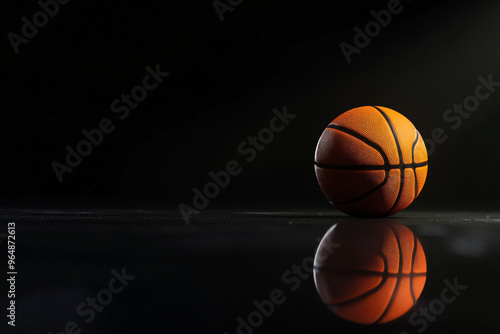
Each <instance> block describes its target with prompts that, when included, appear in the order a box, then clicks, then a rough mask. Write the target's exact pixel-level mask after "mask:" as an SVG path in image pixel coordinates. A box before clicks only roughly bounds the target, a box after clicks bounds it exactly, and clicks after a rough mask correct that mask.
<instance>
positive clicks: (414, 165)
mask: <svg viewBox="0 0 500 334" xmlns="http://www.w3.org/2000/svg"><path fill="white" fill-rule="evenodd" d="M314 165H315V166H316V167H319V168H324V169H343V170H385V171H390V170H391V169H407V168H411V169H413V170H415V169H416V168H420V167H425V166H427V165H428V162H427V161H424V162H413V163H411V164H398V165H337V164H323V163H320V162H316V161H315V162H314Z"/></svg>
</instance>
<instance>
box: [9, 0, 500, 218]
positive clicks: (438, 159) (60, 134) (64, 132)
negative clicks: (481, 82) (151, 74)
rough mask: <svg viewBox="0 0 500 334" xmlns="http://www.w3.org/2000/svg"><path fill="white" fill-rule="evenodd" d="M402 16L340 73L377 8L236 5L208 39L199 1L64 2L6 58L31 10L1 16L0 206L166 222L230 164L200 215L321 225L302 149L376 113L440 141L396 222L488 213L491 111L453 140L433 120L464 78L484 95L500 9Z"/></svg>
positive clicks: (493, 63) (432, 6)
mask: <svg viewBox="0 0 500 334" xmlns="http://www.w3.org/2000/svg"><path fill="white" fill-rule="evenodd" d="M402 6H403V11H402V12H401V13H400V14H398V15H394V16H393V17H392V20H391V23H390V24H389V25H388V27H387V28H384V29H383V30H382V31H381V33H380V34H379V35H378V36H376V37H374V38H373V39H372V40H371V42H370V44H369V45H368V46H367V47H366V48H364V49H363V50H362V51H361V53H360V54H359V55H357V54H354V55H353V56H352V62H351V63H350V64H347V62H346V60H345V58H344V56H343V54H342V52H341V50H340V48H339V44H340V43H341V42H346V43H349V44H353V38H354V30H353V28H354V27H355V26H359V27H361V28H363V27H364V26H365V24H366V23H367V22H369V21H370V20H373V18H372V16H371V15H370V10H377V11H378V10H381V9H384V8H386V7H387V2H386V1H343V2H341V1H316V2H314V3H307V4H306V3H303V2H289V1H271V2H265V1H243V2H242V3H241V4H240V5H238V6H236V7H235V8H234V10H233V11H232V12H229V11H228V12H225V13H224V21H222V22H221V21H220V19H219V17H218V15H217V13H216V11H215V9H214V7H213V5H212V2H211V1H203V2H191V1H189V2H187V1H175V2H174V1H140V2H139V1H131V2H123V1H106V2H102V1H71V2H69V3H68V4H66V5H61V6H60V9H59V13H58V14H57V15H56V16H55V17H54V18H51V19H50V20H49V22H48V24H47V25H46V26H44V27H42V28H40V29H39V32H38V34H37V35H36V36H35V37H33V38H31V39H30V41H29V42H28V43H27V44H22V45H20V47H19V49H20V52H19V53H18V54H15V53H14V51H13V48H12V47H11V45H10V42H9V40H8V38H7V34H8V33H9V32H14V33H17V34H19V33H20V31H21V27H22V24H23V23H22V21H21V18H22V17H23V16H27V17H28V18H29V19H30V21H31V17H32V15H33V14H34V13H35V12H37V11H39V10H40V7H39V5H38V4H37V3H36V2H35V1H4V2H3V3H2V10H1V11H0V12H1V20H0V21H1V22H2V34H3V35H4V36H5V38H4V39H3V51H2V54H3V56H2V60H3V61H2V72H1V77H2V82H3V84H2V89H1V92H0V94H1V96H0V100H1V101H2V102H1V108H2V112H1V113H0V115H1V120H0V124H1V125H0V126H1V129H0V133H1V135H2V137H3V139H2V142H3V144H2V150H1V151H2V158H3V159H2V163H1V170H2V173H1V179H2V180H1V183H2V184H1V191H0V197H1V198H0V199H1V203H2V205H3V206H5V207H26V206H30V207H34V206H43V207H58V206H72V207H87V206H105V207H122V206H126V207H128V208H146V207H148V208H149V207H154V208H165V209H170V208H172V209H176V208H177V205H178V204H179V203H181V202H184V203H186V204H190V203H191V200H192V197H193V192H192V189H193V188H194V187H197V188H202V187H203V186H204V185H205V183H207V182H208V181H210V178H209V176H208V172H209V171H211V170H213V171H218V170H221V169H223V168H225V165H226V163H227V162H228V161H229V160H233V159H235V160H238V161H240V162H242V166H243V171H242V173H241V174H240V175H238V176H236V177H234V178H233V179H232V180H231V183H230V185H229V186H228V187H227V188H226V189H224V190H223V191H221V193H220V195H219V196H218V197H217V198H216V199H214V200H212V201H211V202H210V206H209V208H211V209H216V208H226V207H238V208H239V207H245V208H253V209H259V208H267V207H270V208H275V207H285V208H287V207H292V206H293V207H294V208H295V207H297V206H298V207H301V206H304V207H305V206H310V205H313V206H318V207H322V208H328V207H329V204H328V202H327V201H326V199H325V198H324V196H323V194H322V193H321V191H320V189H319V187H318V185H317V182H316V180H315V175H314V169H313V164H312V162H313V156H314V149H315V145H316V142H317V139H318V138H319V136H320V134H321V132H322V130H323V129H324V127H325V126H326V125H327V124H328V123H329V122H330V121H331V120H332V119H333V118H335V117H336V116H338V115H339V114H340V113H342V112H344V111H346V110H348V109H351V108H353V107H357V106H362V105H382V106H387V107H390V108H393V109H395V110H397V111H399V112H401V113H402V114H404V115H405V116H406V117H408V118H409V119H410V120H411V121H412V122H413V123H414V124H415V126H416V127H417V128H418V129H419V131H420V132H421V134H422V135H423V137H424V138H430V136H431V132H432V130H433V129H435V128H443V130H444V131H445V133H446V135H447V136H448V139H447V141H446V142H445V143H443V144H440V145H438V146H437V148H436V150H435V152H434V153H433V154H432V155H431V156H430V167H429V174H428V180H427V183H426V186H425V188H424V191H423V192H422V194H421V196H420V197H419V199H418V201H416V202H415V203H414V204H413V205H412V208H416V209H419V208H423V207H435V208H438V209H439V208H466V209H468V210H472V209H475V208H478V207H481V208H483V209H484V208H486V209H487V208H492V207H494V206H495V204H496V203H497V202H498V198H499V195H498V192H497V191H496V190H497V188H498V187H499V186H500V180H499V179H498V178H497V177H496V171H497V170H498V162H499V160H498V159H499V158H498V154H497V153H496V152H497V150H498V147H499V145H500V144H499V143H500V141H499V140H497V137H498V131H497V122H498V119H499V116H498V111H499V110H498V105H499V103H500V94H499V93H498V92H495V93H493V94H492V96H491V97H490V98H489V99H487V100H486V101H484V102H481V104H480V107H479V109H478V110H477V111H476V112H474V113H473V114H472V115H471V116H470V118H468V119H466V120H464V122H463V124H462V125H461V127H459V128H458V129H457V130H452V129H451V127H450V125H451V124H450V123H445V122H444V121H443V119H442V117H443V113H444V111H445V110H446V109H447V108H450V107H452V106H453V104H454V103H462V101H463V100H464V98H465V97H467V96H468V95H471V94H474V90H475V87H476V85H477V84H478V80H477V77H478V76H479V75H482V76H483V77H487V76H488V75H489V74H492V75H493V79H494V80H499V81H500V63H499V62H498V59H499V56H500V47H498V41H499V40H500V36H499V35H500V29H499V28H500V27H499V25H500V23H499V21H498V15H499V12H500V5H499V4H498V2H495V1H491V2H487V1H481V2H474V3H472V2H470V1H424V0H420V1H411V2H410V1H403V2H402ZM156 64H160V68H161V69H162V70H163V71H168V72H170V76H169V77H168V78H167V79H165V81H164V82H163V83H162V84H161V85H160V86H159V87H158V88H157V89H156V90H154V91H152V92H150V93H149V95H148V97H147V99H146V100H145V101H143V102H141V103H140V105H139V107H138V108H137V109H136V110H134V111H132V113H131V115H130V116H129V117H128V118H127V119H125V120H124V121H120V120H118V118H117V117H116V115H115V114H113V113H112V112H111V110H110V104H111V102H112V101H113V100H114V99H116V98H119V96H120V94H122V93H130V91H131V89H132V88H133V87H134V86H136V85H138V84H140V83H141V82H142V78H143V76H144V75H145V74H146V71H145V67H146V66H148V65H149V66H151V67H155V65H156ZM496 78H498V79H496ZM285 105H286V106H287V109H288V111H289V113H292V114H296V115H297V118H296V119H295V120H293V121H292V122H291V124H290V125H289V126H288V127H287V128H286V129H285V131H283V132H282V133H279V134H277V135H276V137H275V139H274V141H273V142H272V143H270V144H269V145H267V147H266V148H265V150H264V151H262V152H259V154H258V156H257V158H256V159H255V160H254V161H252V162H251V163H245V162H244V158H243V157H242V156H241V155H239V154H238V152H237V147H238V145H239V144H240V143H241V142H242V141H244V140H245V139H246V138H247V136H248V135H255V134H257V133H258V132H259V130H260V129H262V128H264V127H267V126H268V124H269V120H270V118H271V117H272V109H273V108H278V109H279V110H281V109H282V108H283V106H285ZM104 117H108V118H110V119H112V120H113V122H114V124H115V125H116V129H115V131H114V132H113V133H111V134H109V135H106V136H105V138H104V141H103V143H102V144H101V145H99V146H98V147H97V148H94V150H93V152H92V154H91V155H89V156H88V157H85V158H84V159H83V162H82V163H81V165H79V166H78V167H77V168H75V170H74V171H73V172H72V173H71V174H65V175H64V181H63V182H62V183H59V181H58V179H57V177H56V175H55V173H54V171H53V170H52V167H51V163H52V162H53V161H59V162H64V158H65V156H66V150H65V147H66V145H70V146H71V147H73V148H74V147H75V146H76V144H77V143H78V142H79V141H80V140H82V139H84V137H83V135H82V134H81V131H82V130H83V129H87V130H90V129H92V128H95V127H97V125H98V123H99V121H100V120H101V119H102V118H104Z"/></svg>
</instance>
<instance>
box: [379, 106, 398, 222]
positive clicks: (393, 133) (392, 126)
mask: <svg viewBox="0 0 500 334" xmlns="http://www.w3.org/2000/svg"><path fill="white" fill-rule="evenodd" d="M373 108H375V109H377V110H378V111H379V112H380V113H381V114H382V116H384V118H385V120H386V121H387V124H389V127H390V128H391V132H392V135H393V136H394V141H395V142H396V148H397V149H398V156H399V163H400V164H402V163H403V152H402V151H401V146H400V145H399V140H398V135H397V133H396V129H395V128H394V125H392V122H391V120H390V119H389V116H387V114H386V113H385V112H383V111H382V110H381V109H380V108H378V107H376V106H373ZM400 171H401V172H400V174H401V181H400V183H399V191H398V196H397V197H396V200H395V201H394V204H393V205H392V207H391V208H390V209H389V210H388V211H387V212H386V213H384V214H383V215H384V216H385V215H388V214H389V213H390V212H391V211H392V210H393V209H394V208H395V207H396V205H397V204H398V202H399V200H400V198H401V194H402V192H403V186H404V183H405V174H404V169H400Z"/></svg>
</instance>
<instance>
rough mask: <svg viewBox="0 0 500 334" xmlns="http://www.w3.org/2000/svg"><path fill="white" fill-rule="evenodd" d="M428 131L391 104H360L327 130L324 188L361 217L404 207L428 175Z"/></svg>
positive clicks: (321, 156)
mask: <svg viewBox="0 0 500 334" xmlns="http://www.w3.org/2000/svg"><path fill="white" fill-rule="evenodd" d="M427 164H428V162H427V149H426V148H425V144H424V141H423V139H422V136H421V135H420V133H419V132H418V131H417V129H416V128H415V127H414V126H413V124H412V123H411V122H410V121H409V120H408V119H407V118H406V117H404V116H403V115H401V114H400V113H398V112H397V111H394V110H392V109H389V108H385V107H375V106H374V107H358V108H354V109H351V110H349V111H346V112H345V113H343V114H341V115H340V116H338V117H337V118H335V119H334V120H333V121H332V122H331V123H330V125H328V127H327V128H326V129H325V130H324V131H323V134H322V135H321V137H320V138H319V141H318V144H317V146H316V153H315V159H314V165H315V172H316V177H317V179H318V182H319V185H320V187H321V190H322V191H323V193H324V194H325V196H326V197H327V198H328V200H329V201H330V202H331V203H332V204H333V205H335V206H336V207H337V208H338V209H339V210H341V211H343V212H345V213H347V214H349V215H352V216H356V217H382V216H388V215H392V214H394V213H396V212H399V211H401V210H403V209H404V208H406V207H407V206H408V205H410V204H411V203H412V202H413V200H414V199H415V198H416V197H417V196H418V195H419V194H420V191H421V190H422V187H423V186H424V183H425V179H426V177H427Z"/></svg>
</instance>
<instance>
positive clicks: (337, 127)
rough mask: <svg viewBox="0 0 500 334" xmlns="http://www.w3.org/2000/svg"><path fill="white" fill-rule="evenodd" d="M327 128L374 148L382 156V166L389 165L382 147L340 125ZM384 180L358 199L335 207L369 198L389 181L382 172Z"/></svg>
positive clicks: (386, 173) (386, 175)
mask: <svg viewBox="0 0 500 334" xmlns="http://www.w3.org/2000/svg"><path fill="white" fill-rule="evenodd" d="M328 128H330V129H334V130H338V131H342V132H344V133H346V134H348V135H350V136H353V137H355V138H357V139H359V140H361V141H362V142H364V143H365V144H367V145H368V146H370V147H372V148H374V149H375V150H377V151H378V153H380V155H381V156H382V159H383V160H384V165H389V158H388V157H387V155H386V154H385V152H384V150H383V149H382V147H380V145H378V144H377V143H375V142H373V141H371V140H370V139H368V138H366V137H364V136H363V135H361V134H359V133H357V132H356V131H353V130H351V129H349V128H345V127H343V126H341V125H337V124H330V125H328ZM384 174H385V175H384V180H383V181H382V182H381V183H380V184H379V185H377V186H376V187H374V188H373V189H371V190H368V191H367V192H366V193H364V194H362V195H360V196H358V197H355V198H353V199H350V200H347V201H343V202H336V203H335V205H345V204H351V203H354V202H357V201H361V200H362V199H365V198H367V197H368V196H370V195H371V194H373V193H374V192H376V191H377V190H379V189H380V188H382V187H383V186H384V185H385V184H386V183H387V181H388V180H389V173H388V172H387V171H386V170H384Z"/></svg>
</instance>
